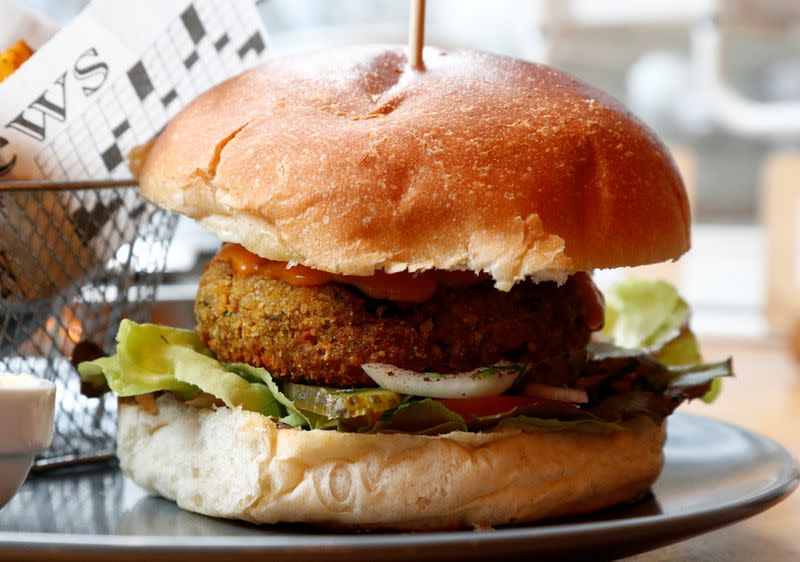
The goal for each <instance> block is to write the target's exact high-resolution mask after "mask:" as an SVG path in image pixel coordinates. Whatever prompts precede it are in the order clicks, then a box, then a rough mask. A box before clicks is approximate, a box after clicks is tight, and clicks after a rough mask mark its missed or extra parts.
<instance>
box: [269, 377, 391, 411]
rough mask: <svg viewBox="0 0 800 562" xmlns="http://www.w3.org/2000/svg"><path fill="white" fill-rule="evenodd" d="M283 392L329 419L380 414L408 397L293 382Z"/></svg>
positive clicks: (293, 400)
mask: <svg viewBox="0 0 800 562" xmlns="http://www.w3.org/2000/svg"><path fill="white" fill-rule="evenodd" d="M282 390H283V393H284V394H285V395H286V397H287V398H289V399H290V400H291V401H292V402H294V404H295V406H297V407H298V408H300V409H301V410H304V411H306V412H312V413H314V414H317V415H319V416H324V417H326V418H328V419H340V418H357V417H359V416H367V415H380V414H381V413H383V412H385V411H387V410H391V409H392V408H396V407H397V406H399V405H400V403H401V402H402V401H403V399H404V398H405V396H404V395H402V394H398V393H396V392H392V391H391V390H384V389H382V388H357V389H347V390H341V389H338V388H326V387H321V386H308V385H305V384H297V383H292V382H287V383H284V384H283V388H282Z"/></svg>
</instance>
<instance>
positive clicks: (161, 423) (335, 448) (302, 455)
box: [80, 46, 729, 529]
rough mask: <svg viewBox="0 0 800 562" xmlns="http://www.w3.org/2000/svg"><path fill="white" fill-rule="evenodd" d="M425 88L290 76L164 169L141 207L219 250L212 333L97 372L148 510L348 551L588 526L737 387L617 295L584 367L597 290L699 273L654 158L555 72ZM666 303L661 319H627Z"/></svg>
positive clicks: (468, 58)
mask: <svg viewBox="0 0 800 562" xmlns="http://www.w3.org/2000/svg"><path fill="white" fill-rule="evenodd" d="M425 64H426V68H425V70H424V71H418V70H412V69H410V68H409V67H408V65H407V62H406V55H405V53H404V50H403V49H401V48H396V47H381V46H374V47H359V48H348V49H342V50H334V51H330V52H327V53H323V54H313V55H304V56H296V57H290V58H284V59H275V60H272V61H270V62H268V63H267V64H265V65H263V66H261V67H259V68H256V69H254V70H251V71H249V72H247V73H245V74H243V75H241V76H238V77H236V78H234V79H232V80H229V81H227V82H225V83H223V84H221V85H220V86H217V87H216V88H213V89H212V90H210V91H209V92H207V93H205V94H204V95H202V96H201V97H200V98H198V99H197V100H195V101H194V102H193V103H192V104H191V105H189V106H188V107H187V108H186V109H185V110H184V111H183V112H181V113H180V114H179V115H178V116H177V117H176V118H175V119H174V120H173V121H172V123H171V124H170V125H169V126H168V127H167V128H166V129H165V131H164V132H163V134H161V135H160V137H159V138H158V139H157V140H156V142H155V144H154V145H153V146H152V149H151V150H150V152H149V154H148V156H147V158H146V161H145V163H144V167H143V169H142V171H141V176H140V184H141V189H142V193H143V194H144V195H145V196H146V197H148V198H150V199H152V200H153V201H155V202H156V203H158V204H160V205H162V206H164V207H167V208H169V209H173V210H175V211H177V212H180V213H183V214H185V215H188V216H190V217H192V218H194V219H196V220H197V221H199V222H200V223H201V224H202V225H203V226H205V227H206V228H207V229H208V230H210V231H211V232H213V233H216V234H217V235H218V236H219V237H220V238H221V239H222V240H223V241H224V242H226V244H225V245H223V247H222V249H221V251H220V252H219V253H218V254H217V255H216V256H215V257H214V258H213V259H212V261H211V263H210V264H209V265H208V267H207V268H206V270H205V272H204V273H203V276H202V278H201V280H200V287H199V290H198V293H197V300H196V305H195V312H196V316H197V330H196V332H189V331H184V330H177V329H173V328H165V327H160V326H154V325H136V324H134V323H131V322H124V323H123V325H122V326H121V328H120V333H119V335H118V347H117V353H116V354H115V355H113V356H111V357H104V358H100V359H97V360H95V361H93V362H90V363H84V364H82V365H81V368H80V370H81V375H82V377H83V379H84V380H85V381H87V382H89V383H94V384H103V383H106V382H107V384H108V386H110V387H111V389H112V390H114V391H115V392H117V393H118V394H119V395H120V396H121V397H123V399H122V400H121V405H120V418H119V446H118V455H119V457H120V461H121V466H122V468H123V470H124V471H125V472H126V473H127V474H128V475H129V476H130V477H131V478H133V479H134V480H135V481H136V482H138V483H139V484H140V485H142V486H143V487H145V488H146V489H148V490H149V491H151V492H153V493H156V494H160V495H162V496H165V497H167V498H171V499H174V500H176V501H177V502H178V504H179V505H180V506H182V507H184V508H186V509H189V510H192V511H197V512H201V513H205V514H209V515H215V516H221V517H229V518H240V519H245V520H248V521H253V522H259V523H275V522H298V521H299V522H308V523H316V524H324V525H335V526H346V527H356V528H394V529H443V528H458V527H469V526H472V527H487V526H495V525H502V524H509V523H514V522H523V521H531V520H534V519H541V518H545V517H553V516H559V515H566V514H572V513H579V512H584V511H588V510H592V509H597V508H601V507H604V506H608V505H611V504H614V503H619V502H624V501H630V500H633V499H636V498H638V497H640V496H641V495H642V494H644V493H645V492H646V491H647V490H648V488H649V486H650V485H651V484H652V482H653V481H654V480H655V479H656V478H657V476H658V474H659V471H660V469H661V465H662V463H663V455H662V445H663V442H664V435H665V424H664V418H665V417H666V416H667V415H668V414H669V413H671V412H672V410H673V409H674V408H675V407H676V406H677V405H678V404H679V403H680V402H681V401H683V400H685V399H687V398H693V397H698V396H702V395H704V394H706V393H707V392H708V390H709V389H710V387H711V381H712V379H713V378H714V377H716V376H719V375H724V374H727V371H728V370H729V365H728V364H720V365H711V366H709V365H695V364H694V363H698V362H699V356H698V355H697V353H696V346H695V341H694V339H693V337H692V336H691V333H690V332H688V330H687V327H686V314H687V311H686V310H685V303H683V301H681V300H680V299H679V298H678V297H677V295H675V294H674V292H672V291H671V289H669V288H668V287H665V286H662V285H658V286H652V287H651V286H643V285H629V286H627V287H625V288H623V289H622V290H620V291H618V292H617V293H615V294H614V295H613V299H611V300H610V301H609V307H610V309H611V308H613V312H614V313H613V314H612V315H610V314H607V315H606V318H607V325H606V329H605V331H606V334H607V337H606V338H605V341H602V342H598V341H592V340H593V336H592V334H593V332H596V331H598V330H600V329H601V328H602V327H603V322H604V310H603V299H602V297H600V295H599V293H598V292H597V289H596V288H595V286H594V285H593V283H592V281H591V277H590V272H591V271H592V270H593V269H596V268H610V267H619V266H632V265H639V264H645V263H651V262H658V261H663V260H666V259H674V258H677V257H678V256H680V255H681V254H682V253H683V252H685V251H686V250H687V249H688V247H689V209H688V205H687V199H686V193H685V191H684V188H683V185H682V182H681V179H680V177H679V175H678V173H677V172H676V170H675V167H674V164H673V162H672V160H671V159H670V157H669V154H668V152H667V150H666V149H665V147H664V146H663V145H662V144H661V143H660V142H659V141H658V140H657V139H656V138H655V137H654V136H653V134H652V133H651V132H650V131H649V130H648V129H646V128H645V127H644V126H643V125H642V124H641V123H639V122H638V121H637V120H636V119H635V118H634V117H633V116H631V115H630V114H629V113H628V112H627V111H625V110H624V109H623V108H622V107H621V106H620V105H619V104H618V103H617V102H616V101H614V100H612V99H610V98H609V97H608V96H606V95H604V94H603V93H601V92H599V91H597V90H595V89H593V88H591V87H589V86H587V85H585V84H583V83H581V82H579V81H577V80H575V79H574V78H571V77H569V76H566V75H564V74H561V73H559V72H557V71H554V70H552V69H549V68H547V67H544V66H541V65H536V64H530V63H527V62H522V61H518V60H514V59H510V58H505V57H500V56H495V55H489V54H483V53H474V52H462V51H455V52H453V51H441V50H436V49H426V51H425ZM654 300H655V301H658V302H659V303H662V302H667V305H666V307H661V308H659V310H662V309H663V310H666V311H667V312H666V313H662V312H655V313H653V312H652V309H653V307H650V308H649V309H648V310H649V311H650V312H648V313H647V314H649V316H646V320H647V322H638V323H637V322H630V321H628V320H630V319H631V318H633V317H636V315H637V314H639V312H638V309H636V307H635V306H633V307H632V306H629V304H630V303H634V304H635V303H641V302H644V303H645V304H646V303H648V302H651V301H654ZM645 308H647V307H645ZM609 312H611V310H609ZM659 314H660V315H661V316H659ZM639 319H640V320H641V319H642V317H639ZM642 325H647V326H649V327H650V328H652V329H650V328H648V329H647V330H644V332H645V333H643V334H641V337H638V336H637V335H636V334H637V333H636V330H631V328H630V327H631V326H642ZM625 337H627V340H626V341H622V342H621V341H620V338H622V340H625ZM637 338H638V339H637ZM594 339H595V340H596V339H597V338H596V337H595V338H594ZM615 342H616V343H623V344H624V345H626V347H628V349H623V348H621V347H617V346H615V345H614V343H615ZM635 347H640V348H643V349H630V348H635ZM675 364H679V366H676V365H675Z"/></svg>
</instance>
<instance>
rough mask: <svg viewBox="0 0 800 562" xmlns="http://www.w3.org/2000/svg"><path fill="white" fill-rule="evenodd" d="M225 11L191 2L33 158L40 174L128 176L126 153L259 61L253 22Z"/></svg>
mask: <svg viewBox="0 0 800 562" xmlns="http://www.w3.org/2000/svg"><path fill="white" fill-rule="evenodd" d="M226 8H227V6H225V5H223V3H221V2H215V1H212V0H205V1H204V0H198V1H196V2H194V3H193V4H191V5H190V6H189V7H188V8H187V9H186V10H185V11H184V12H183V13H182V14H181V15H180V17H179V18H176V19H175V20H174V21H173V22H172V23H171V24H170V25H169V26H168V27H167V29H166V30H165V31H164V33H162V34H161V35H160V36H159V38H158V39H157V40H156V41H155V43H153V44H152V45H150V47H149V48H148V49H147V51H146V52H145V54H144V56H143V57H142V58H141V60H139V61H138V62H136V63H135V64H134V65H133V66H131V67H130V69H128V71H127V72H126V73H125V75H123V76H121V77H120V78H118V79H117V80H116V81H115V82H114V83H112V84H111V86H110V87H109V88H108V89H107V90H106V91H105V92H104V93H103V94H102V95H101V97H100V100H99V101H98V102H97V106H96V107H94V108H92V109H90V110H88V111H86V112H84V114H83V115H82V116H81V117H80V118H78V119H73V120H72V122H71V124H70V125H69V126H68V127H67V128H66V129H65V130H64V131H62V132H61V133H60V134H59V135H57V136H56V137H55V138H54V139H53V141H52V142H50V143H49V144H48V145H47V146H46V147H45V148H44V149H42V150H41V151H40V152H39V154H38V155H37V156H36V158H35V161H36V164H37V165H38V166H39V168H40V170H41V171H42V174H43V175H44V177H45V178H48V179H53V180H66V179H86V178H104V177H111V178H125V177H128V176H129V172H128V170H127V167H126V166H125V165H124V161H125V155H126V154H127V153H128V151H129V150H130V149H131V148H133V147H134V146H136V145H137V144H141V143H144V142H147V141H148V140H150V139H151V138H152V137H153V136H154V135H156V134H158V133H159V132H160V131H161V130H162V129H163V128H164V126H165V125H166V124H167V122H168V121H169V119H171V118H172V117H173V116H174V115H175V114H176V113H177V112H178V110H179V109H180V108H182V107H183V106H184V105H186V104H187V103H188V102H189V101H191V100H192V99H193V98H195V97H197V95H199V94H200V93H202V92H203V91H205V90H207V89H208V88H209V87H211V86H213V85H214V84H217V83H219V82H221V81H222V80H224V79H225V78H227V77H228V76H232V75H234V74H238V73H239V72H241V71H243V70H245V69H247V68H250V67H251V66H253V65H255V64H256V63H258V62H259V60H260V55H261V54H262V52H263V51H264V50H265V49H266V43H265V38H264V37H263V36H262V33H261V31H260V27H259V25H258V22H253V21H244V20H245V19H246V18H244V17H243V16H242V15H241V14H240V13H239V12H237V11H236V10H231V9H226ZM237 38H238V39H237ZM242 38H243V39H242ZM201 59H202V61H203V62H204V63H205V64H198V62H200V61H201ZM87 147H88V148H87Z"/></svg>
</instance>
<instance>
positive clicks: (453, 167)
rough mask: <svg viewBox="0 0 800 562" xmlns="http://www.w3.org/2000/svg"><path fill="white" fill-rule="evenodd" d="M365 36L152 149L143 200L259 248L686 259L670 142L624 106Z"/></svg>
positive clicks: (287, 71)
mask: <svg viewBox="0 0 800 562" xmlns="http://www.w3.org/2000/svg"><path fill="white" fill-rule="evenodd" d="M425 64H426V70H425V71H424V72H418V71H414V70H411V69H409V68H408V67H407V65H406V56H405V54H404V49H403V48H401V47H386V46H370V47H357V48H347V49H341V50H334V51H328V52H325V53H320V54H312V55H304V56H296V57H287V58H283V59H274V60H272V61H269V62H268V63H266V64H264V65H263V66H261V67H259V68H256V69H254V70H251V71H249V72H247V73H245V74H243V75H241V76H239V77H236V78H234V79H232V80H229V81H228V82H225V83H224V84H222V85H220V86H218V87H216V88H214V89H212V90H210V91H209V92H207V93H205V94H204V95H202V96H200V97H199V98H198V99H197V100H195V101H194V102H193V103H192V104H191V105H189V106H188V107H187V108H186V109H185V110H184V111H183V112H181V113H180V114H179V115H178V116H177V117H176V118H175V119H174V120H173V121H172V123H171V124H170V125H169V126H168V127H167V129H166V130H165V131H164V133H163V134H162V135H161V136H160V138H159V139H158V140H157V141H156V143H155V145H154V147H153V149H152V151H151V153H150V155H149V157H148V159H147V161H146V163H145V166H144V169H143V170H142V174H141V178H140V179H141V187H142V192H143V193H144V195H145V196H146V197H149V198H150V199H152V200H154V201H155V202H157V203H159V204H161V205H163V206H166V207H168V208H170V209H173V210H176V211H178V212H181V213H184V214H186V215H189V216H191V217H193V218H195V219H198V220H199V221H200V222H201V223H202V224H204V225H205V226H206V227H207V228H208V229H209V230H211V231H212V232H214V233H216V234H217V235H219V236H220V237H221V238H222V239H223V240H225V241H230V242H238V243H241V244H243V245H244V246H245V247H246V248H247V249H249V250H250V251H252V252H255V253H257V254H259V255H261V256H263V257H266V258H271V259H276V260H284V261H289V262H292V263H302V264H304V265H307V266H309V267H313V268H316V269H321V270H325V271H331V272H335V273H344V274H350V275H370V274H371V273H372V272H373V271H374V270H375V269H384V270H387V271H389V272H395V271H400V270H404V269H408V270H412V271H416V270H421V269H430V268H437V269H444V270H453V269H469V270H473V271H485V272H488V273H490V274H491V275H492V276H493V277H494V278H495V280H496V284H497V287H498V288H499V289H503V290H508V289H509V288H510V287H511V286H512V285H513V284H514V283H515V282H517V281H520V280H521V279H523V278H525V277H529V276H530V277H533V278H535V279H555V280H559V281H563V280H564V279H565V278H566V276H567V275H568V274H569V273H571V272H574V271H580V270H590V269H594V268H607V267H618V266H632V265H639V264H645V263H652V262H659V261H663V260H666V259H669V258H676V257H678V256H679V255H681V254H682V253H683V252H685V251H686V250H687V249H688V248H689V210H688V203H687V198H686V193H685V190H684V188H683V184H682V182H681V179H680V177H679V175H678V173H677V171H676V169H675V166H674V164H673V162H672V159H671V158H670V155H669V154H668V152H667V150H666V148H665V147H664V146H663V145H662V144H661V143H660V142H659V141H658V140H657V139H656V138H655V136H654V135H653V133H652V132H650V131H649V130H648V129H647V128H646V127H645V126H644V125H643V124H642V123H640V122H639V121H638V120H637V119H636V118H634V117H633V116H632V115H631V114H630V113H628V112H627V111H626V110H625V109H624V108H623V107H622V106H621V105H620V104H619V103H618V102H616V101H615V100H613V99H611V98H610V97H608V96H607V95H605V94H603V93H602V92H600V91H598V90H595V89H594V88H591V87H590V86H588V85H586V84H584V83H582V82H579V81H578V80H576V79H574V78H572V77H570V76H567V75H565V74H562V73H560V72H557V71H555V70H552V69H550V68H547V67H545V66H541V65H537V64H531V63H527V62H523V61H520V60H514V59H510V58H506V57H501V56H496V55H490V54H485V53H476V52H467V51H455V52H454V51H442V50H438V49H433V48H428V49H426V50H425Z"/></svg>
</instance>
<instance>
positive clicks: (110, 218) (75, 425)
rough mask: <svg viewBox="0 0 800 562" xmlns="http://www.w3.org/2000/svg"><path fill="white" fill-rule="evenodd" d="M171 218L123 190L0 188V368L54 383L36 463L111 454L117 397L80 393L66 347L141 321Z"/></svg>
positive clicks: (108, 345) (103, 342)
mask: <svg viewBox="0 0 800 562" xmlns="http://www.w3.org/2000/svg"><path fill="white" fill-rule="evenodd" d="M175 223H176V217H175V215H173V214H172V213H170V212H168V211H165V210H163V209H160V208H158V207H156V206H154V205H152V204H151V203H149V202H147V201H145V200H144V199H142V198H141V197H140V196H139V194H138V190H136V189H131V188H130V187H128V188H106V189H96V188H85V189H68V190H64V189H45V190H41V189H37V190H24V191H19V190H18V191H2V190H0V371H6V372H11V373H24V372H27V373H33V374H35V375H38V376H40V377H43V378H46V379H48V380H51V381H53V382H54V383H55V385H56V388H57V397H58V398H57V400H58V402H57V410H56V419H55V435H54V438H53V443H52V445H51V446H50V448H48V449H47V450H45V451H44V452H43V453H42V454H41V455H40V456H39V457H38V458H37V460H36V466H37V467H39V468H41V467H45V466H53V465H61V464H65V463H73V462H78V461H84V460H91V459H97V458H102V457H106V456H110V455H113V454H114V446H115V431H116V423H115V422H116V398H115V397H113V396H111V395H105V396H103V397H101V398H89V397H86V396H84V395H83V394H81V384H80V380H79V378H78V373H77V371H76V369H75V367H74V366H73V365H72V363H71V361H70V359H71V357H72V353H73V350H74V349H75V345H76V344H77V343H78V342H79V341H90V342H92V343H94V344H97V345H98V346H99V347H100V348H101V349H102V350H104V351H106V352H111V351H113V349H114V336H115V335H116V330H117V326H118V325H119V322H120V320H121V319H123V318H131V319H134V320H137V321H145V320H146V319H147V318H148V315H149V309H150V305H151V304H152V301H153V299H154V297H155V291H156V288H157V287H158V284H159V282H160V280H161V276H162V274H163V271H164V265H165V260H166V256H167V250H168V249H169V244H170V242H171V240H172V235H173V233H174V230H175Z"/></svg>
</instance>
